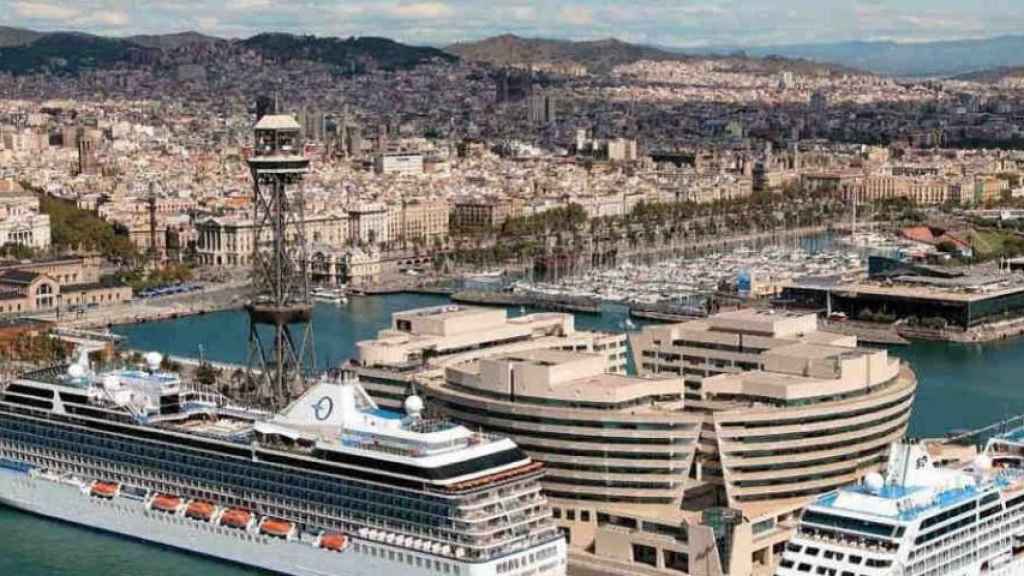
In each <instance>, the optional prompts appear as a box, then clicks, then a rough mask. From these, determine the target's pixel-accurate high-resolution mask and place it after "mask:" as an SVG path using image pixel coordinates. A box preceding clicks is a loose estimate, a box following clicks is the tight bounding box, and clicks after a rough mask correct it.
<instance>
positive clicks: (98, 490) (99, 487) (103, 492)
mask: <svg viewBox="0 0 1024 576" xmlns="http://www.w3.org/2000/svg"><path fill="white" fill-rule="evenodd" d="M120 489H121V485H120V484H117V483H116V482H96V483H94V484H93V485H92V490H91V494H92V495H93V496H99V497H100V498H113V497H114V496H117V491H118V490H120Z"/></svg>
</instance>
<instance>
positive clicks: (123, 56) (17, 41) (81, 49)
mask: <svg viewBox="0 0 1024 576" xmlns="http://www.w3.org/2000/svg"><path fill="white" fill-rule="evenodd" d="M200 45H202V46H203V48H204V50H203V52H205V53H206V55H207V56H206V57H209V54H214V55H215V57H216V56H217V55H220V56H224V57H226V56H227V55H229V54H230V53H231V52H232V51H233V49H235V48H237V47H239V46H240V47H243V48H247V49H250V50H253V51H255V52H258V53H259V54H260V55H262V56H263V57H264V58H268V59H270V60H274V61H279V62H288V61H295V60H307V61H314V62H321V63H324V64H329V65H333V66H337V67H339V68H340V69H343V70H345V71H357V72H358V71H363V70H366V69H369V68H373V67H379V68H384V69H401V68H411V67H414V66H417V65H419V64H423V63H426V62H430V61H432V60H434V59H439V60H443V61H449V62H451V61H455V60H457V58H456V57H455V56H452V55H451V54H448V53H446V52H444V51H442V50H439V49H437V48H427V47H419V46H407V45H405V44H400V43H398V42H395V41H393V40H388V39H387V38H373V37H362V38H347V39H341V38H330V37H316V36H294V35H291V34H259V35H256V36H253V37H252V38H248V39H245V40H223V39H220V38H215V37H212V36H205V35H203V34H199V33H197V32H181V33H176V34H161V35H141V36H131V37H128V38H107V37H103V36H93V35H90V34H83V33H79V32H49V33H43V32H34V31H32V30H23V29H18V28H3V27H0V72H10V73H13V74H27V73H31V72H41V71H49V72H51V73H56V74H77V73H78V72H81V71H83V70H92V69H109V68H115V67H125V66H138V67H146V66H153V65H156V64H157V63H158V62H160V57H161V55H162V54H165V53H169V52H174V51H180V49H186V50H187V49H188V48H189V47H192V46H200ZM181 56H182V55H181V54H179V55H178V58H179V60H177V63H178V64H180V63H182V62H181V60H180V57H181ZM185 57H186V58H187V57H188V52H186V54H185Z"/></svg>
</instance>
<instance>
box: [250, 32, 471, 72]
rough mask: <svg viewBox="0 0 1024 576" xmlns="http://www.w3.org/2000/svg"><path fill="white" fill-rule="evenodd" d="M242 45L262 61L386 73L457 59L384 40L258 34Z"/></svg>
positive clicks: (425, 49) (422, 48)
mask: <svg viewBox="0 0 1024 576" xmlns="http://www.w3.org/2000/svg"><path fill="white" fill-rule="evenodd" d="M241 43H242V45H244V46H245V47H246V48H249V49H251V50H255V51H257V52H259V53H260V54H262V55H263V56H264V57H265V58H270V59H273V60H276V61H281V62H286V61H288V60H312V61H315V62H323V63H325V64H333V65H336V66H346V67H347V66H350V65H360V66H365V65H366V64H368V63H371V62H372V63H373V64H375V65H376V66H379V67H381V68H385V69H402V68H412V67H415V66H418V65H419V64H424V63H427V62H429V61H431V60H433V59H439V60H444V61H448V62H453V61H456V60H457V58H456V57H454V56H452V55H451V54H447V53H445V52H443V51H441V50H438V49H437V48H428V47H420V46H407V45H405V44H400V43H398V42H395V41H394V40H389V39H387V38H375V37H371V36H364V37H360V38H346V39H341V38H332V37H317V36H295V35H292V34H270V33H268V34H259V35H256V36H253V37H252V38H248V39H246V40H242V41H241Z"/></svg>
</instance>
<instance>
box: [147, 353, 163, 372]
mask: <svg viewBox="0 0 1024 576" xmlns="http://www.w3.org/2000/svg"><path fill="white" fill-rule="evenodd" d="M163 361H164V357H163V355H162V354H160V353H159V352H150V353H148V354H146V366H147V367H149V369H150V370H151V371H153V372H156V371H157V370H159V369H160V364H161V363H163Z"/></svg>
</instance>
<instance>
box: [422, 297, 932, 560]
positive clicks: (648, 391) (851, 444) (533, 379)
mask: <svg viewBox="0 0 1024 576" xmlns="http://www.w3.org/2000/svg"><path fill="white" fill-rule="evenodd" d="M692 324H693V325H692V326H688V325H679V326H652V327H648V328H645V329H644V332H642V333H640V334H636V335H634V336H633V345H634V350H633V353H634V355H635V357H636V359H637V366H638V367H639V368H640V372H641V376H640V377H636V376H625V375H621V374H608V373H605V370H606V366H605V363H604V359H603V357H602V356H601V355H595V354H585V353H579V352H566V351H554V350H537V351H532V352H531V351H524V352H504V353H502V352H499V353H497V354H494V355H490V356H481V357H479V358H475V359H472V360H470V361H467V362H461V363H452V364H449V365H448V366H447V368H446V370H445V372H444V374H443V375H441V374H438V373H433V374H430V375H427V376H425V377H424V378H423V380H422V381H421V384H422V389H423V391H424V392H425V393H426V395H427V396H428V400H429V402H430V406H431V407H432V408H433V409H435V410H438V411H440V412H442V413H443V414H445V415H446V416H448V417H451V418H454V419H456V420H458V421H460V422H462V423H466V424H468V425H470V426H475V427H480V428H482V429H485V430H488V431H492V432H496V433H500V434H505V435H509V436H511V437H513V438H514V439H515V441H516V443H517V444H518V445H519V446H521V447H522V448H523V449H524V450H526V451H527V452H528V453H529V454H530V456H531V457H533V458H535V459H537V460H539V461H542V462H544V463H545V465H546V468H547V473H546V477H545V478H544V479H543V481H542V484H543V487H544V490H545V492H546V494H547V495H548V497H549V498H550V499H551V503H552V507H553V512H554V514H555V516H556V519H557V520H558V521H559V525H560V526H561V527H562V528H563V530H565V531H567V532H568V533H569V537H570V543H571V545H572V546H573V547H575V548H577V549H581V548H582V549H586V550H590V551H592V552H593V553H595V554H596V555H597V556H599V557H606V558H611V559H613V560H616V561H625V562H638V563H644V564H648V565H650V566H652V567H656V568H663V569H667V570H670V571H673V572H684V573H691V572H693V573H695V574H697V575H698V576H703V574H709V575H713V574H720V573H733V574H736V573H749V572H750V571H752V570H753V571H757V570H761V569H762V568H759V567H763V568H770V567H772V566H773V564H774V558H775V557H776V554H779V553H781V551H782V548H783V546H784V545H785V541H786V540H787V539H788V538H789V537H790V535H791V534H792V527H793V526H794V525H795V519H796V517H797V515H798V514H799V513H800V510H801V509H802V508H803V507H804V506H805V505H806V504H807V503H809V502H810V501H812V500H813V499H814V498H815V497H816V496H817V495H819V494H821V493H823V492H827V491H829V490H831V489H834V488H836V487H838V486H842V485H845V484H850V483H853V482H856V481H857V480H859V479H860V478H862V477H863V476H864V475H865V474H867V473H868V472H871V471H874V470H877V469H879V468H880V467H881V465H882V464H884V462H885V459H886V457H887V453H888V446H889V444H890V442H892V441H893V440H895V439H899V438H901V437H903V436H904V435H905V433H906V430H907V424H908V421H909V418H910V411H911V406H912V404H913V401H914V394H915V392H916V388H917V382H916V379H915V377H914V375H913V372H912V371H911V370H910V369H909V367H907V366H906V365H903V364H901V363H900V361H899V360H898V359H896V358H891V357H890V356H889V355H888V353H887V352H886V351H885V350H872V349H864V348H858V347H857V343H856V339H855V338H853V337H848V336H840V335H835V334H827V333H822V332H818V331H817V328H816V321H815V319H814V316H813V315H809V316H808V317H803V316H800V315H795V314H785V313H782V314H768V313H763V312H755V311H740V312H735V313H727V314H724V315H721V316H720V317H713V318H711V319H709V320H707V321H699V322H696V323H692ZM726 520H728V521H727V522H726ZM723 522H724V523H725V524H728V525H729V531H731V535H730V536H729V538H728V540H729V542H728V543H727V544H723V541H722V540H720V536H721V531H722V530H723V529H724V528H723V525H724V524H723ZM709 539H710V540H709ZM709 546H711V547H713V548H715V549H717V550H718V553H719V554H718V556H719V558H718V560H717V562H718V566H717V568H716V567H714V566H708V565H706V564H704V563H701V564H700V565H699V566H691V559H693V558H704V559H705V560H708V558H709V556H708V550H709Z"/></svg>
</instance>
